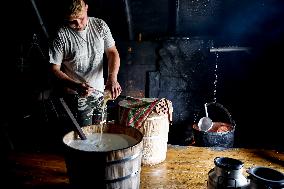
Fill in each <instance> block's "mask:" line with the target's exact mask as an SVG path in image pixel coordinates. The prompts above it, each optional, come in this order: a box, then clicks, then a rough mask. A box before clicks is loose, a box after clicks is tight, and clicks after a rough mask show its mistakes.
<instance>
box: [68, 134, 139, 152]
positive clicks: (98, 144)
mask: <svg viewBox="0 0 284 189" xmlns="http://www.w3.org/2000/svg"><path fill="white" fill-rule="evenodd" d="M136 143H137V140H136V139H134V138H133V137H131V136H128V135H125V134H113V133H93V134H91V135H87V139H86V140H80V139H79V140H73V141H71V142H70V143H69V144H68V145H69V146H70V147H72V148H75V149H78V150H83V151H111V150H118V149H122V148H127V147H129V146H133V145H134V144H136Z"/></svg>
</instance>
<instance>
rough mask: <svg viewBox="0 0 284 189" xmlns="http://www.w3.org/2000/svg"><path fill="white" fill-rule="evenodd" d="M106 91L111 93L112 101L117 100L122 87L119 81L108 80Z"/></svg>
mask: <svg viewBox="0 0 284 189" xmlns="http://www.w3.org/2000/svg"><path fill="white" fill-rule="evenodd" d="M105 89H106V90H109V91H110V92H111V97H112V99H113V100H114V99H116V98H117V97H118V96H119V95H120V93H121V91H122V90H121V86H120V84H119V83H118V82H117V81H112V80H108V81H107V83H106V87H105Z"/></svg>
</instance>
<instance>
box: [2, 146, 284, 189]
mask: <svg viewBox="0 0 284 189" xmlns="http://www.w3.org/2000/svg"><path fill="white" fill-rule="evenodd" d="M215 157H231V158H235V159H239V160H241V161H242V162H244V174H246V172H245V170H247V169H248V168H250V167H252V166H266V167H270V168H274V169H276V170H278V171H281V172H284V153H283V152H282V153H280V152H277V151H274V150H261V149H242V148H234V149H226V150H220V149H214V148H205V147H194V146H173V145H168V151H167V158H166V160H165V161H164V162H162V163H160V164H157V165H154V166H142V171H141V178H140V181H141V184H140V188H141V189H146V188H147V189H173V188H178V189H180V188H187V189H188V188H194V189H201V188H202V189H204V188H206V182H207V178H208V171H209V170H210V169H212V168H213V167H214V158H215ZM1 162H2V164H3V165H2V166H1V167H5V168H6V169H4V171H5V174H4V175H5V176H4V177H2V179H3V181H1V183H2V185H3V182H4V183H5V182H6V183H7V184H9V185H10V186H11V187H12V186H13V187H14V188H21V189H22V188H25V189H30V188H34V189H43V188H46V189H51V188H52V189H69V188H70V185H69V183H68V177H67V170H66V168H65V162H64V157H63V155H61V154H50V153H35V152H33V153H28V152H24V153H21V152H9V153H8V155H7V157H6V158H5V160H2V161H1ZM9 188H10V187H9Z"/></svg>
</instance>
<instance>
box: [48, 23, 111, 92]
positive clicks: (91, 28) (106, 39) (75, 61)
mask: <svg viewBox="0 0 284 189" xmlns="http://www.w3.org/2000/svg"><path fill="white" fill-rule="evenodd" d="M114 45H115V41H114V39H113V37H112V34H111V32H110V29H109V27H108V26H107V24H106V23H105V22H104V21H103V20H102V19H98V18H94V17H89V19H88V24H87V27H86V28H85V30H84V31H79V32H78V31H75V30H73V29H71V28H69V27H67V26H64V27H62V28H60V29H59V30H58V32H57V35H56V37H55V39H54V40H53V41H52V43H51V45H50V48H49V62H50V63H51V64H57V65H60V64H61V69H62V70H63V71H64V72H65V73H66V74H67V75H68V76H69V77H70V78H72V79H74V80H76V81H79V82H87V83H88V84H89V85H91V86H92V87H94V88H95V89H97V90H100V91H103V90H104V78H103V53H104V50H105V49H107V48H109V47H112V46H114ZM67 91H68V92H69V93H75V91H73V90H71V89H68V90H67Z"/></svg>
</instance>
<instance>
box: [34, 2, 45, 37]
mask: <svg viewBox="0 0 284 189" xmlns="http://www.w3.org/2000/svg"><path fill="white" fill-rule="evenodd" d="M31 3H32V4H33V7H34V9H35V12H36V15H37V18H38V20H39V24H40V26H41V27H42V30H43V32H44V34H45V36H46V37H47V39H48V38H49V36H48V33H47V30H46V28H45V26H44V24H43V21H42V19H41V16H40V14H39V11H38V9H37V6H36V4H35V1H34V0H31Z"/></svg>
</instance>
